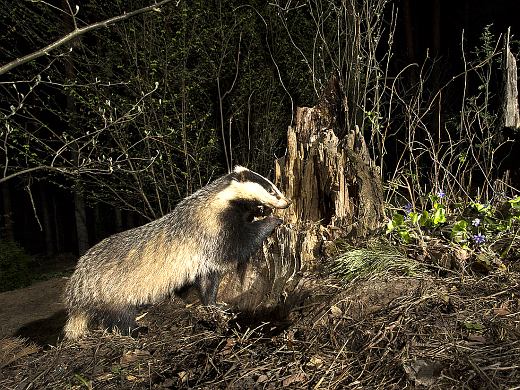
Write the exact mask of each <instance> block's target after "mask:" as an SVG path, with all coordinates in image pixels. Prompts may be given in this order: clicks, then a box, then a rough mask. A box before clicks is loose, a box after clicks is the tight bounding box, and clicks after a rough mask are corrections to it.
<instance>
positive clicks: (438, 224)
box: [386, 191, 520, 267]
mask: <svg viewBox="0 0 520 390" xmlns="http://www.w3.org/2000/svg"><path fill="white" fill-rule="evenodd" d="M428 198H429V199H428V200H429V202H428V203H427V204H429V205H430V207H429V208H428V209H427V210H415V209H414V207H413V206H412V205H411V204H410V203H408V204H406V205H405V206H404V207H402V208H399V209H397V210H395V211H394V213H393V214H392V218H391V219H390V220H389V221H388V223H387V228H386V233H387V234H388V235H390V237H393V238H395V239H396V240H397V241H399V242H400V243H402V244H416V243H424V241H426V240H428V239H430V238H437V239H441V240H445V241H449V242H450V243H451V244H452V245H456V246H459V247H461V248H462V249H465V250H470V251H473V252H474V253H476V254H477V256H476V259H477V261H478V259H482V258H483V257H482V256H481V255H480V254H486V256H487V257H486V256H485V257H486V259H487V258H488V257H489V256H491V257H497V258H502V259H504V258H507V257H510V255H511V254H512V253H511V252H514V251H515V250H516V249H517V248H518V239H517V235H518V232H519V231H520V196H516V197H514V198H512V199H509V200H507V201H505V202H502V203H500V204H490V203H479V202H469V203H467V204H453V205H452V207H451V208H448V207H447V199H446V195H445V193H444V192H443V191H439V192H438V193H436V194H430V195H429V197H428ZM488 255H489V256H488ZM496 264H498V265H499V267H503V264H502V262H501V261H497V262H496Z"/></svg>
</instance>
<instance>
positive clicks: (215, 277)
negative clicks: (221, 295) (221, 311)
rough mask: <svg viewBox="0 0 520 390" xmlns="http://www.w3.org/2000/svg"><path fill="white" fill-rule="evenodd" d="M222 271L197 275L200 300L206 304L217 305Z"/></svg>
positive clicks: (196, 283) (196, 282)
mask: <svg viewBox="0 0 520 390" xmlns="http://www.w3.org/2000/svg"><path fill="white" fill-rule="evenodd" d="M220 277H221V275H220V273H219V272H217V271H210V272H207V273H204V274H201V275H199V276H198V277H197V279H196V281H195V285H196V286H197V289H198V290H199V294H200V300H201V302H202V304H203V305H204V306H216V305H217V293H218V286H219V284H220Z"/></svg>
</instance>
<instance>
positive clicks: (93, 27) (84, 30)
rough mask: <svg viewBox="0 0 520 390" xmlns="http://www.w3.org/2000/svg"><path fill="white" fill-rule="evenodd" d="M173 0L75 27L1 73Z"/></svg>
mask: <svg viewBox="0 0 520 390" xmlns="http://www.w3.org/2000/svg"><path fill="white" fill-rule="evenodd" d="M171 1H172V0H162V1H160V2H158V3H155V4H152V5H149V6H148V7H144V8H140V9H137V10H135V11H132V12H129V13H125V14H123V15H118V16H114V17H113V18H109V19H106V20H102V21H101V22H97V23H94V24H90V25H88V26H85V27H81V28H77V29H74V31H72V32H70V33H68V34H67V35H65V36H63V37H61V38H60V39H58V40H57V41H54V42H52V43H51V44H49V45H47V46H45V47H44V48H42V49H40V50H37V51H35V52H32V53H30V54H27V55H26V56H23V57H20V58H17V59H15V60H13V61H11V62H9V63H7V64H5V65H3V66H1V67H0V75H2V74H4V73H7V72H9V71H10V70H11V69H14V68H16V67H17V66H19V65H22V64H25V63H27V62H29V61H32V60H34V59H36V58H39V57H42V56H44V55H47V54H48V53H49V52H50V51H52V50H55V49H57V48H58V47H60V46H63V45H64V44H65V43H67V42H69V41H71V40H72V39H74V38H76V37H78V36H80V35H83V34H85V33H87V32H89V31H92V30H96V29H98V28H101V27H108V26H109V25H111V24H114V23H117V22H120V21H122V20H126V19H128V18H131V17H132V16H136V15H139V14H142V13H145V12H149V11H152V10H156V9H157V8H158V7H160V6H162V5H164V4H167V3H170V2H171Z"/></svg>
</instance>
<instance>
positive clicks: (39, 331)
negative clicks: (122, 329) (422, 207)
mask: <svg viewBox="0 0 520 390" xmlns="http://www.w3.org/2000/svg"><path fill="white" fill-rule="evenodd" d="M63 282H64V279H63V278H57V279H53V280H49V281H47V282H42V283H38V284H35V285H33V286H31V287H29V288H26V289H22V290H18V291H13V292H7V293H3V294H0V307H1V308H2V309H1V310H2V313H8V312H11V313H9V314H6V315H7V316H14V315H15V314H16V313H18V314H16V315H18V316H19V317H18V320H19V321H18V323H17V324H15V323H16V321H14V319H13V318H14V317H13V318H8V319H7V321H6V318H5V315H3V316H2V317H4V318H3V319H2V322H1V329H2V330H3V331H4V332H7V331H8V332H10V333H11V335H12V334H17V335H19V336H22V337H25V339H24V340H22V339H21V338H13V337H9V338H4V339H3V340H0V388H2V389H28V388H32V389H60V388H69V389H70V388H72V389H82V388H88V389H91V388H94V389H153V388H171V389H176V388H190V389H216V388H222V389H223V388H227V389H230V388H231V389H235V388H236V389H279V388H287V389H291V388H292V389H301V388H312V389H318V388H320V389H321V388H329V389H403V388H432V389H449V388H453V389H511V390H512V389H520V360H519V358H518V356H520V273H519V272H516V271H515V272H509V271H502V272H496V273H492V274H489V275H486V276H482V275H467V274H466V275H459V274H456V273H448V274H447V276H439V275H438V274H433V273H428V272H426V271H423V272H421V273H419V274H416V275H413V276H407V277H405V276H398V275H386V276H385V277H377V278H375V279H370V280H357V281H354V282H351V283H349V284H343V283H341V282H340V281H338V280H336V279H334V278H331V277H330V276H326V275H323V276H319V275H317V274H312V275H304V276H303V277H302V279H301V280H300V282H299V284H298V287H297V289H296V290H295V292H294V294H293V296H292V297H288V299H287V302H289V301H291V303H290V304H289V303H286V304H280V305H278V306H276V307H271V308H263V309H261V310H258V311H256V312H255V313H239V314H231V313H226V312H223V311H220V310H218V309H210V308H206V307H202V306H200V305H198V304H193V303H191V304H190V303H187V302H186V301H184V300H182V299H180V298H174V299H172V300H168V301H166V302H164V303H162V304H160V305H156V306H154V307H152V308H149V310H148V311H147V312H146V313H145V315H144V316H143V317H142V318H141V319H140V320H139V324H140V325H141V326H142V327H143V329H142V332H140V334H139V335H138V336H136V337H134V338H132V337H128V336H120V335H116V334H111V333H107V332H102V331H94V332H93V333H92V334H90V335H89V336H88V337H85V338H83V339H81V340H80V341H79V342H74V343H72V342H64V341H60V340H58V339H57V337H58V336H59V329H61V327H62V326H63V322H64V320H65V317H64V313H63V311H62V310H61V307H60V306H59V305H58V304H57V298H56V297H57V296H59V293H60V291H61V289H62V286H63ZM45 302H47V303H48V304H47V305H46V304H45ZM29 320H30V322H27V321H29ZM22 323H23V326H21V325H22ZM15 325H16V326H21V328H18V330H17V331H14V328H15V327H16V326H15ZM13 331H14V332H13ZM5 335H7V334H5V333H4V336H5ZM59 337H61V336H59Z"/></svg>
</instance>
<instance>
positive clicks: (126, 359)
mask: <svg viewBox="0 0 520 390" xmlns="http://www.w3.org/2000/svg"><path fill="white" fill-rule="evenodd" d="M149 356H150V352H149V351H144V350H141V349H135V350H133V351H128V352H126V353H125V354H124V355H123V356H121V360H120V363H121V365H122V366H127V365H129V364H130V363H133V362H136V361H138V360H141V359H145V358H147V357H149Z"/></svg>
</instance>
